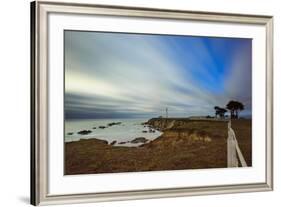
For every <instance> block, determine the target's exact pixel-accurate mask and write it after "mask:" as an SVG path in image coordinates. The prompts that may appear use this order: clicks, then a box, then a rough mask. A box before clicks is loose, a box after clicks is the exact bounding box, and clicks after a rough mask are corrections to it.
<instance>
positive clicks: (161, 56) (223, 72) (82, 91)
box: [65, 31, 251, 118]
mask: <svg viewBox="0 0 281 207" xmlns="http://www.w3.org/2000/svg"><path fill="white" fill-rule="evenodd" d="M65 92H66V96H65V113H66V117H67V118H83V117H85V118H111V117H113V118H115V117H116V118H117V117H123V118H124V117H151V116H159V115H161V113H163V110H164V109H165V108H166V107H168V108H169V112H170V113H169V114H170V115H171V116H190V115H208V114H210V115H212V114H213V113H214V112H213V107H214V105H219V106H225V105H226V103H227V102H228V101H229V100H230V99H235V100H238V101H241V102H243V103H244V104H245V105H246V110H245V111H244V114H251V40H250V39H233V38H207V37H189V36H170V35H169V36H168V35H164V36H163V35H137V34H121V33H99V32H78V31H66V32H65ZM242 114H243V113H242Z"/></svg>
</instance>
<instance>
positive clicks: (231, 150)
mask: <svg viewBox="0 0 281 207" xmlns="http://www.w3.org/2000/svg"><path fill="white" fill-rule="evenodd" d="M237 156H238V157H237ZM239 161H240V163H241V166H242V167H247V163H246V161H245V159H244V157H243V154H242V152H241V150H240V148H239V145H238V142H237V139H236V135H235V132H234V130H233V129H232V128H231V120H229V122H228V137H227V167H238V166H239Z"/></svg>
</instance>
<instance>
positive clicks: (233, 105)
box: [226, 100, 244, 119]
mask: <svg viewBox="0 0 281 207" xmlns="http://www.w3.org/2000/svg"><path fill="white" fill-rule="evenodd" d="M226 108H227V109H228V110H229V111H230V118H231V119H238V113H239V111H242V110H244V105H243V104H242V103H240V102H239V101H233V100H232V101H229V102H228V104H227V105H226Z"/></svg>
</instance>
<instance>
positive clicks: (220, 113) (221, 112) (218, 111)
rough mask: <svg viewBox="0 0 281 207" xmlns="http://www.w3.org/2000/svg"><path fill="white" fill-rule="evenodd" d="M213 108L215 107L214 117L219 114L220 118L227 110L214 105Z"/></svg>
mask: <svg viewBox="0 0 281 207" xmlns="http://www.w3.org/2000/svg"><path fill="white" fill-rule="evenodd" d="M214 109H215V111H216V113H215V115H216V118H217V117H218V116H219V117H220V118H224V117H225V113H226V112H227V110H226V109H224V108H221V107H219V106H215V107H214Z"/></svg>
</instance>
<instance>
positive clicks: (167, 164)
mask: <svg viewBox="0 0 281 207" xmlns="http://www.w3.org/2000/svg"><path fill="white" fill-rule="evenodd" d="M232 124H233V127H234V128H235V130H236V132H237V134H239V137H238V136H237V139H239V138H240V137H241V140H238V141H239V144H240V148H241V150H242V151H243V154H244V156H245V159H246V161H247V163H248V165H250V166H251V120H235V121H234V122H233V123H232ZM144 125H148V126H150V128H151V129H158V130H161V131H162V132H163V134H162V135H161V136H160V137H158V138H156V139H155V140H153V141H150V142H148V141H147V140H146V138H144V137H138V138H136V139H134V140H132V141H130V142H131V143H141V145H140V146H139V147H125V146H122V144H121V145H119V146H115V144H116V143H117V141H115V142H111V143H108V142H107V141H103V140H99V139H97V138H92V139H81V140H80V141H76V142H68V143H65V173H66V174H67V175H71V174H91V173H116V172H136V171H137V172H138V171H155V170H180V169H203V168H222V167H226V162H227V160H226V157H227V156H226V153H227V152H226V137H227V123H226V122H224V121H208V120H189V119H160V118H156V119H150V120H149V121H147V122H146V123H144ZM119 144H120V143H119Z"/></svg>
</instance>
